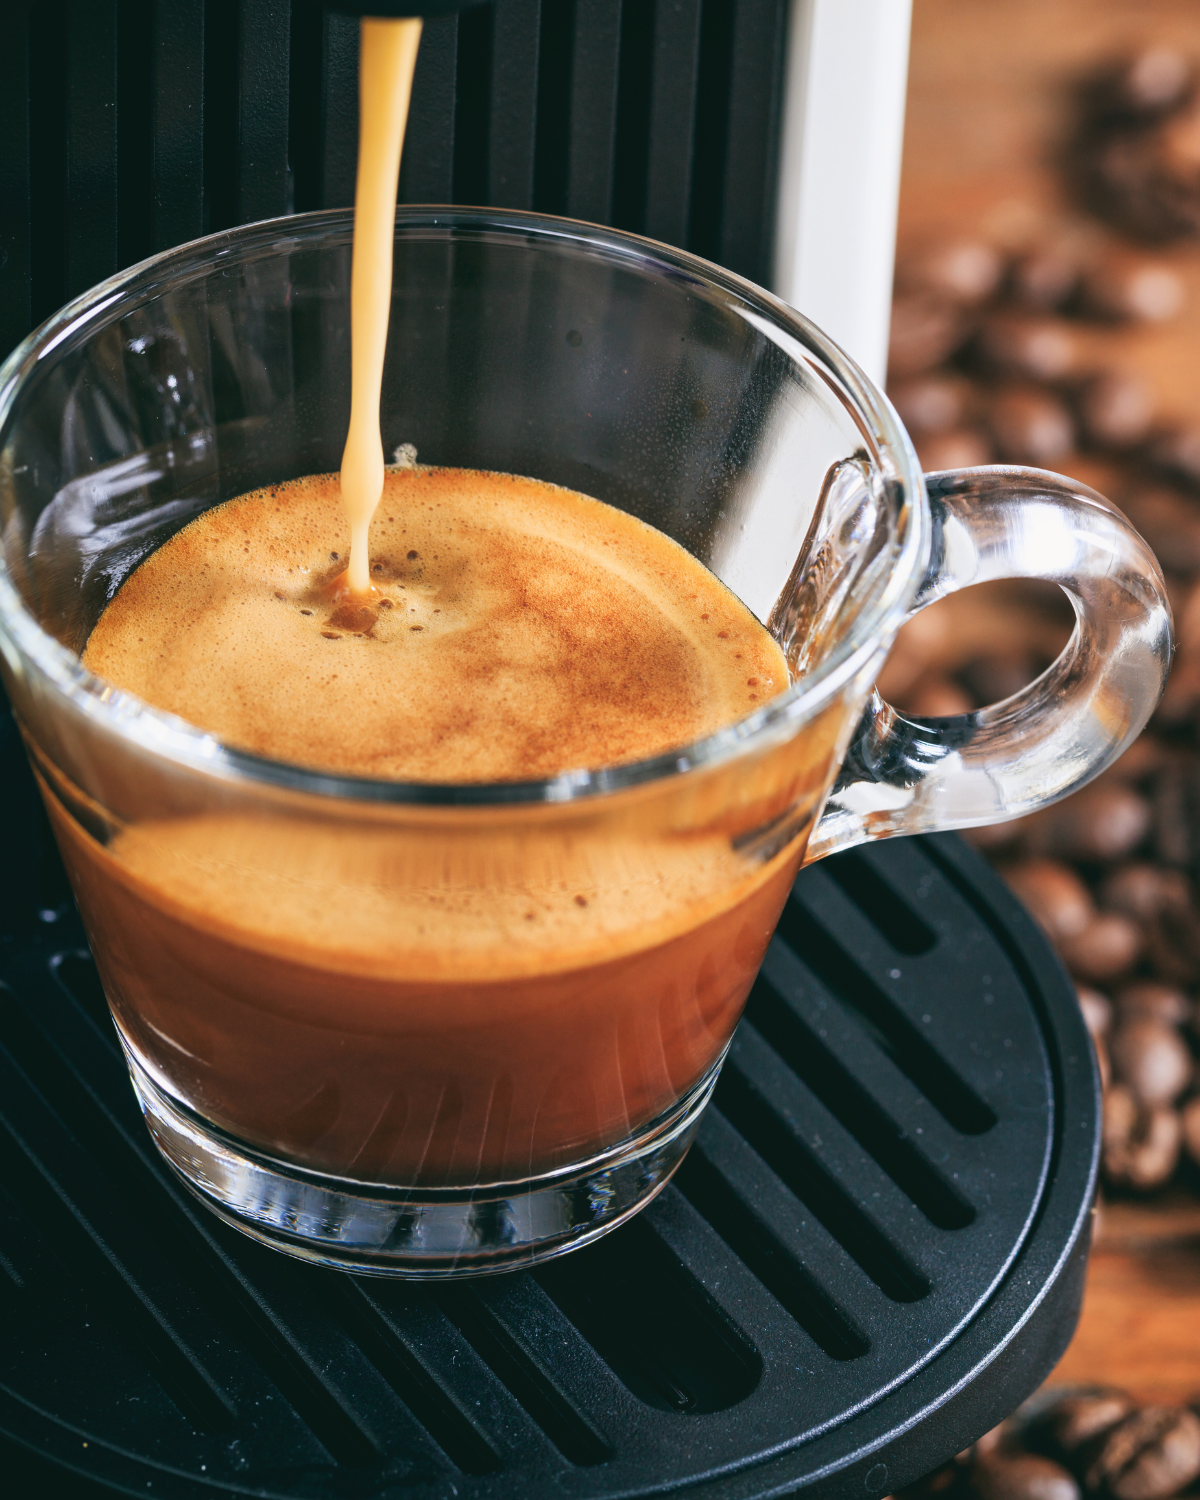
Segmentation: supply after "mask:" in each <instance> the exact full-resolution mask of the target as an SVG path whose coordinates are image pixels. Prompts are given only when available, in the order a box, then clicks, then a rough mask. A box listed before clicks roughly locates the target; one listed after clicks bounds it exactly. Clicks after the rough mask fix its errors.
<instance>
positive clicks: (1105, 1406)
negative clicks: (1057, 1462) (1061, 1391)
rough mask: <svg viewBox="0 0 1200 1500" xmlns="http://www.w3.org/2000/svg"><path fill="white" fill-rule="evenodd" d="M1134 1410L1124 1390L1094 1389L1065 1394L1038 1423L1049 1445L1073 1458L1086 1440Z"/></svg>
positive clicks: (1091, 1439) (1094, 1438) (1110, 1426)
mask: <svg viewBox="0 0 1200 1500" xmlns="http://www.w3.org/2000/svg"><path fill="white" fill-rule="evenodd" d="M1132 1410H1133V1397H1132V1396H1130V1395H1129V1394H1128V1393H1127V1392H1125V1391H1097V1392H1095V1393H1093V1394H1089V1395H1086V1396H1064V1397H1063V1398H1062V1400H1060V1401H1056V1402H1055V1403H1054V1405H1053V1406H1052V1407H1051V1408H1050V1410H1049V1411H1048V1412H1047V1413H1046V1415H1045V1416H1044V1417H1043V1418H1042V1420H1041V1421H1040V1422H1039V1423H1038V1428H1039V1430H1040V1432H1042V1433H1044V1434H1045V1436H1046V1437H1047V1438H1048V1440H1049V1443H1050V1446H1051V1447H1052V1448H1053V1449H1054V1450H1055V1451H1056V1452H1057V1453H1059V1454H1061V1455H1062V1456H1063V1457H1065V1458H1072V1457H1073V1456H1074V1455H1075V1454H1076V1453H1078V1452H1079V1450H1080V1449H1081V1448H1082V1447H1083V1445H1084V1444H1085V1443H1091V1442H1094V1441H1095V1440H1096V1438H1098V1437H1099V1436H1100V1435H1101V1434H1102V1433H1105V1432H1108V1431H1109V1430H1110V1429H1111V1428H1113V1427H1115V1426H1116V1425H1117V1423H1118V1422H1120V1421H1121V1420H1122V1418H1124V1417H1127V1416H1128V1415H1129V1413H1130V1412H1131V1411H1132Z"/></svg>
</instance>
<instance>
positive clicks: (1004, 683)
mask: <svg viewBox="0 0 1200 1500" xmlns="http://www.w3.org/2000/svg"><path fill="white" fill-rule="evenodd" d="M1045 665H1046V663H1045V662H1043V661H1039V660H1038V659H1037V657H1035V656H1031V655H1030V654H1029V652H1027V651H993V652H989V654H988V655H987V656H977V657H975V658H973V659H972V660H971V661H969V662H967V663H966V664H965V665H964V666H962V667H960V668H959V671H958V678H959V681H960V682H961V683H962V684H963V686H964V687H965V688H966V690H967V692H968V693H970V694H971V696H972V698H974V700H975V702H976V703H977V704H978V705H979V706H980V707H981V708H982V707H983V706H984V705H985V704H988V703H1000V702H1001V701H1002V700H1003V699H1005V698H1011V697H1012V695H1013V694H1014V693H1019V692H1020V691H1021V689H1022V688H1023V687H1028V685H1029V684H1030V683H1031V682H1032V681H1033V679H1034V678H1035V677H1036V676H1037V675H1038V673H1039V672H1040V671H1041V670H1042V668H1043V667H1044V666H1045Z"/></svg>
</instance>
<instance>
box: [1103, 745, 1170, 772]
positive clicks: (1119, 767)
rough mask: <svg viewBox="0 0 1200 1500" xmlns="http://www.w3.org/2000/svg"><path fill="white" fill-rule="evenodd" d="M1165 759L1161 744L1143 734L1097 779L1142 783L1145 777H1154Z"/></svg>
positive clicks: (1164, 762) (1165, 755) (1165, 754)
mask: <svg viewBox="0 0 1200 1500" xmlns="http://www.w3.org/2000/svg"><path fill="white" fill-rule="evenodd" d="M1167 758H1168V757H1167V753H1166V751H1165V749H1164V748H1163V746H1162V744H1161V743H1160V742H1159V741H1158V740H1156V739H1155V738H1154V736H1153V735H1150V734H1144V735H1142V737H1141V738H1140V739H1137V740H1134V742H1133V744H1132V745H1130V747H1129V749H1128V750H1126V752H1125V753H1124V755H1122V756H1121V758H1120V760H1118V761H1117V763H1116V764H1115V765H1113V766H1110V767H1109V768H1108V770H1107V771H1105V772H1104V774H1103V776H1101V777H1100V778H1099V779H1100V780H1101V781H1123V782H1126V783H1129V782H1134V781H1144V780H1145V779H1146V777H1148V776H1153V775H1156V774H1157V773H1158V772H1159V771H1160V770H1161V769H1162V767H1163V766H1164V765H1165V764H1166V761H1167Z"/></svg>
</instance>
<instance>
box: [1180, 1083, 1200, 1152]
mask: <svg viewBox="0 0 1200 1500" xmlns="http://www.w3.org/2000/svg"><path fill="white" fill-rule="evenodd" d="M1180 1118H1181V1120H1182V1123H1183V1144H1184V1147H1185V1148H1186V1150H1187V1154H1188V1155H1189V1156H1190V1157H1191V1159H1192V1161H1193V1162H1194V1163H1195V1164H1196V1166H1198V1167H1200V1095H1197V1096H1196V1097H1195V1098H1194V1099H1189V1100H1188V1101H1187V1103H1186V1104H1185V1105H1184V1106H1183V1111H1182V1114H1181V1116H1180Z"/></svg>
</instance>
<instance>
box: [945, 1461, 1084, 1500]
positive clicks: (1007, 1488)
mask: <svg viewBox="0 0 1200 1500" xmlns="http://www.w3.org/2000/svg"><path fill="white" fill-rule="evenodd" d="M971 1489H972V1490H973V1491H974V1493H975V1494H976V1495H978V1496H979V1500H1079V1485H1078V1484H1077V1483H1076V1481H1075V1479H1074V1478H1073V1477H1072V1475H1070V1474H1068V1473H1067V1471H1066V1469H1064V1468H1063V1467H1062V1465H1061V1464H1056V1463H1055V1462H1054V1460H1053V1459H1051V1458H1043V1457H1041V1455H1040V1454H1037V1453H1013V1454H1006V1453H1003V1452H996V1453H992V1454H989V1455H987V1456H986V1457H983V1458H980V1459H978V1460H977V1462H976V1463H975V1465H974V1466H973V1468H972V1469H971Z"/></svg>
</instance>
